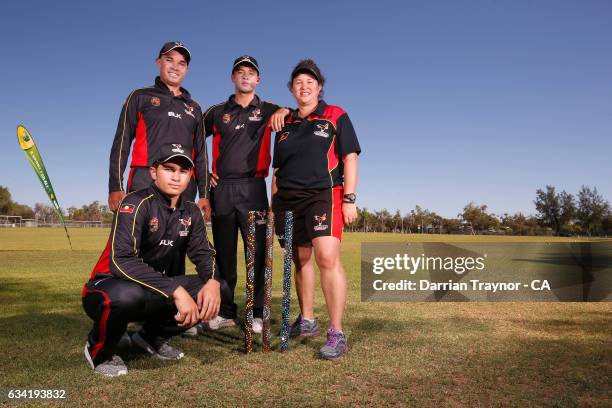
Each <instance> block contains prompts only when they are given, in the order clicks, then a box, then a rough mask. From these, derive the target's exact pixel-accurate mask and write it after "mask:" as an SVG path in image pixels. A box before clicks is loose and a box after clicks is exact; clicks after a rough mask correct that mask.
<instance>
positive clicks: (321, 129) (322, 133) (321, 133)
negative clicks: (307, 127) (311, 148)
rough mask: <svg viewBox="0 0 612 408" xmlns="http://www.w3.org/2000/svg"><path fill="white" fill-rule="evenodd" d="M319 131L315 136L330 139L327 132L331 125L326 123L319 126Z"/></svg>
mask: <svg viewBox="0 0 612 408" xmlns="http://www.w3.org/2000/svg"><path fill="white" fill-rule="evenodd" d="M317 127H318V128H319V130H317V131H315V132H314V134H315V135H317V136H321V137H329V133H327V132H326V130H327V129H329V123H325V124H323V125H317Z"/></svg>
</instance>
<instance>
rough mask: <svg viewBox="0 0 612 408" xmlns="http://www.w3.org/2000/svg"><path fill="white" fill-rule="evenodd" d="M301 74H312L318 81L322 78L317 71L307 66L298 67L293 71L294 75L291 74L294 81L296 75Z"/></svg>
mask: <svg viewBox="0 0 612 408" xmlns="http://www.w3.org/2000/svg"><path fill="white" fill-rule="evenodd" d="M300 74H310V75H312V76H313V77H314V78H315V79H316V80H317V82H319V83H320V82H321V78H319V76H318V75H317V73H316V72H314V70H312V69H310V68H307V67H302V68H298V69H296V70H295V71H293V75H291V80H292V81H293V80H294V79H295V77H296V76H298V75H300Z"/></svg>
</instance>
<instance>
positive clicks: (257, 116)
mask: <svg viewBox="0 0 612 408" xmlns="http://www.w3.org/2000/svg"><path fill="white" fill-rule="evenodd" d="M262 119H263V117H262V116H261V110H259V109H255V110H254V111H253V113H251V116H249V120H250V121H251V122H260V121H261V120H262Z"/></svg>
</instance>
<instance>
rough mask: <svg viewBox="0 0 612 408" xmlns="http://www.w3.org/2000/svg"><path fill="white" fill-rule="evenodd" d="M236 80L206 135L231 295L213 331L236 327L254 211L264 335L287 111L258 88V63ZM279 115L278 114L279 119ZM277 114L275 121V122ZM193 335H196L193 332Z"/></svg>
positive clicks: (245, 59) (221, 258)
mask: <svg viewBox="0 0 612 408" xmlns="http://www.w3.org/2000/svg"><path fill="white" fill-rule="evenodd" d="M231 80H232V82H233V83H234V88H235V93H234V94H233V95H231V96H230V97H229V99H228V100H227V101H224V102H221V103H219V104H217V105H213V106H211V107H210V108H208V110H207V111H206V113H205V114H204V127H205V129H206V136H210V135H212V136H213V140H212V146H213V147H212V149H213V153H212V176H211V186H212V187H213V188H212V190H211V206H212V213H213V215H212V229H213V239H214V243H215V248H216V249H217V262H218V264H219V273H220V274H221V278H222V279H223V280H225V281H226V282H227V284H228V286H229V288H230V290H231V300H230V301H229V302H225V301H224V302H223V303H222V304H221V309H220V311H219V316H218V317H217V318H215V319H213V320H211V321H210V322H208V327H209V328H210V329H212V330H216V329H219V328H220V327H227V326H234V325H235V324H236V322H235V319H236V310H237V306H236V304H235V303H234V297H233V294H234V289H235V287H236V280H237V276H236V249H237V244H238V230H240V233H241V235H242V240H243V242H244V243H245V254H246V235H247V231H248V227H247V216H248V212H249V211H258V215H257V220H256V237H255V240H256V245H255V247H256V254H255V307H254V310H253V315H254V319H253V329H254V331H255V332H261V329H262V319H261V317H262V310H263V278H264V273H263V269H264V260H265V228H266V227H265V224H266V222H265V212H266V211H267V209H268V195H267V192H266V182H265V178H266V177H267V175H268V169H269V167H270V134H271V132H272V130H275V131H276V130H280V129H281V128H282V126H283V120H284V117H285V116H286V115H287V114H289V112H290V111H289V110H288V109H286V108H279V107H278V106H277V105H274V104H271V103H268V102H265V101H262V100H261V99H260V98H259V97H258V96H257V95H256V94H255V88H257V85H258V84H259V82H260V70H259V65H258V64H257V60H256V59H255V58H253V57H251V56H250V55H242V56H240V57H238V58H236V60H235V61H234V64H233V66H232V74H231ZM275 112H277V113H276V114H274V113H275ZM273 114H274V119H271V117H272V116H273ZM192 331H193V330H192Z"/></svg>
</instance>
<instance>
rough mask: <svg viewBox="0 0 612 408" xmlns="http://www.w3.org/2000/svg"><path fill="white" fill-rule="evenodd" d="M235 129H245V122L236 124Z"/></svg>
mask: <svg viewBox="0 0 612 408" xmlns="http://www.w3.org/2000/svg"><path fill="white" fill-rule="evenodd" d="M235 129H236V130H240V129H244V123H241V124H239V125H236V127H235Z"/></svg>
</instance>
